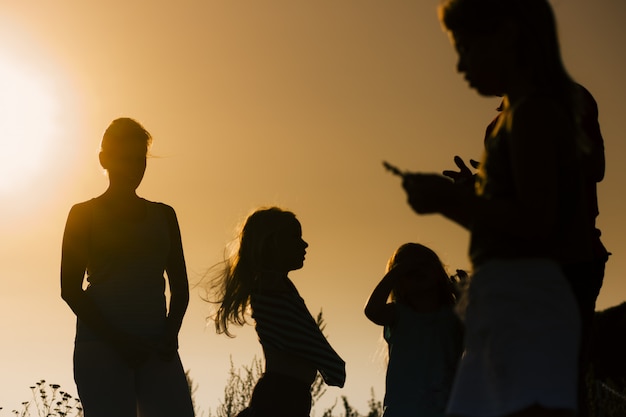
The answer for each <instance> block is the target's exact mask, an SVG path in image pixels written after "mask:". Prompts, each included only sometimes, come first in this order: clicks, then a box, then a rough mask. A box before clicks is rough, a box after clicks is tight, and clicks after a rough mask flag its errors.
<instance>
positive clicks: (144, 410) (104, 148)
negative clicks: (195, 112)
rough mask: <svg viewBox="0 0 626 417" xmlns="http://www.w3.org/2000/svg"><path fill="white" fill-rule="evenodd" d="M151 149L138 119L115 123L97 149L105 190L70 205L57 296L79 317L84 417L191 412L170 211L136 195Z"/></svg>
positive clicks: (180, 266)
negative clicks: (181, 349) (106, 183)
mask: <svg viewBox="0 0 626 417" xmlns="http://www.w3.org/2000/svg"><path fill="white" fill-rule="evenodd" d="M151 141H152V137H151V136H150V134H149V133H148V132H147V131H146V130H145V129H144V128H143V127H142V126H141V125H140V124H139V123H137V122H136V121H134V120H132V119H129V118H121V119H116V120H114V121H113V122H112V123H111V124H110V125H109V127H108V128H107V130H106V132H105V133H104V137H103V139H102V145H101V151H100V163H101V165H102V167H103V168H104V169H106V171H107V174H108V178H109V187H108V188H107V190H106V191H105V192H104V194H102V195H100V196H99V197H96V198H93V199H91V200H89V201H85V202H82V203H79V204H76V205H74V206H73V207H72V209H71V210H70V213H69V216H68V219H67V224H66V226H65V233H64V235H63V248H62V259H61V296H62V297H63V299H64V300H65V301H66V302H67V304H68V305H69V306H70V307H71V309H72V310H73V311H74V313H75V314H76V316H77V326H76V339H75V348H74V379H75V381H76V385H77V387H78V395H79V397H80V399H81V402H82V404H83V408H84V411H85V416H86V417H99V416H102V417H112V416H115V417H136V416H137V415H141V416H142V417H179V416H181V417H187V416H189V417H190V416H193V414H194V412H193V406H192V402H191V396H190V393H189V387H188V385H187V379H186V377H185V372H184V370H183V367H182V364H181V361H180V358H179V356H178V352H177V351H178V341H177V339H178V331H179V329H180V326H181V323H182V320H183V316H184V314H185V310H186V309H187V304H188V301H189V288H188V283H187V271H186V268H185V259H184V256H183V248H182V244H181V237H180V231H179V227H178V221H177V219H176V213H175V212H174V209H172V208H171V207H170V206H167V205H165V204H163V203H155V202H151V201H147V200H145V199H143V198H141V197H138V196H137V194H136V191H135V190H136V189H137V187H138V186H139V184H140V183H141V180H142V179H143V176H144V172H145V170H146V155H147V152H148V148H149V146H150V144H151ZM164 273H167V278H168V280H167V282H168V283H169V290H170V294H171V298H170V303H169V311H168V306H167V305H166V298H165V284H166V281H165V278H164ZM85 274H86V275H87V282H88V286H87V289H86V290H83V281H84V279H85Z"/></svg>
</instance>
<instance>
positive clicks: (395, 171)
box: [383, 161, 405, 178]
mask: <svg viewBox="0 0 626 417" xmlns="http://www.w3.org/2000/svg"><path fill="white" fill-rule="evenodd" d="M383 166H384V167H385V169H386V170H387V171H389V172H391V173H392V174H393V175H397V176H399V177H403V178H404V175H405V173H404V171H402V170H401V169H400V168H398V167H396V166H395V165H391V164H390V163H389V162H387V161H383Z"/></svg>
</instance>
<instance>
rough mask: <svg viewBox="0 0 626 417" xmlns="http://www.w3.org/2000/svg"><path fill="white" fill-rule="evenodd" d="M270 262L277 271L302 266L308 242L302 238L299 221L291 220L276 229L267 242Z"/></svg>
mask: <svg viewBox="0 0 626 417" xmlns="http://www.w3.org/2000/svg"><path fill="white" fill-rule="evenodd" d="M269 245H270V253H271V258H272V259H271V263H272V265H271V266H272V267H273V269H274V270H276V271H277V272H289V271H295V270H297V269H300V268H302V266H303V265H304V257H305V255H306V248H307V247H308V246H309V244H308V243H306V242H305V241H304V239H302V227H301V226H300V222H298V221H297V220H293V221H291V222H289V223H287V224H285V225H284V226H283V227H280V228H279V229H277V230H276V231H275V232H274V234H273V235H272V237H271V240H270V242H269Z"/></svg>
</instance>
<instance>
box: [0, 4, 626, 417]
mask: <svg viewBox="0 0 626 417" xmlns="http://www.w3.org/2000/svg"><path fill="white" fill-rule="evenodd" d="M552 4H553V5H554V8H555V12H556V15H557V19H558V22H559V31H560V34H561V44H562V50H563V56H564V61H565V63H566V65H567V67H568V69H569V71H570V73H571V75H572V76H573V77H574V78H575V79H576V80H577V81H578V82H580V83H581V84H584V85H585V86H586V87H587V88H588V89H589V90H590V91H591V92H592V93H593V95H594V96H595V98H596V100H597V102H598V105H599V109H600V122H601V126H602V131H603V134H604V138H605V145H606V156H607V171H606V177H605V180H604V181H603V182H602V183H601V184H600V186H599V199H600V212H601V214H600V218H599V227H600V228H601V229H602V231H603V240H604V243H605V245H606V246H607V247H608V249H609V250H610V251H611V252H612V253H613V256H612V257H611V259H610V261H609V263H608V265H607V271H606V276H605V285H604V287H603V289H602V292H601V294H600V297H599V299H598V309H605V308H608V307H610V306H613V305H617V304H619V303H621V302H623V301H624V300H626V278H625V273H626V220H625V217H624V216H625V213H626V198H624V193H625V192H626V188H625V187H624V184H625V183H626V163H625V161H624V158H625V157H626V137H625V134H624V126H623V124H624V122H625V115H626V103H625V101H624V97H626V54H625V53H624V45H626V26H624V20H625V19H626V2H624V1H623V0H594V1H590V0H553V1H552ZM436 6H437V0H390V1H380V0H379V1H374V0H303V1H295V0H245V1H244V0H202V1H200V0H195V1H194V0H181V1H177V2H173V1H161V0H157V1H147V0H140V1H135V0H108V1H106V2H102V1H79V0H58V1H51V0H38V1H10V0H0V201H1V203H2V209H1V211H0V214H1V215H0V236H1V238H0V280H1V281H0V282H1V284H2V287H0V300H1V302H0V330H1V333H0V337H1V340H2V348H1V352H2V354H1V355H0V407H5V410H3V411H0V416H2V415H4V414H7V412H6V411H7V410H11V409H12V408H15V407H18V406H19V404H20V403H21V402H22V401H26V400H29V399H30V390H29V388H28V387H29V386H31V385H33V384H34V383H35V382H36V381H38V380H40V379H46V380H47V381H48V382H54V383H58V384H61V386H62V387H63V388H64V389H65V390H66V391H68V392H70V393H72V394H75V393H76V388H75V386H74V382H73V379H72V350H73V337H74V325H75V317H74V315H73V313H72V312H71V310H70V309H69V307H67V305H66V304H65V303H64V302H63V301H62V300H61V298H60V289H59V263H60V252H61V237H62V233H63V228H64V225H65V220H66V216H67V213H68V211H69V209H70V207H71V206H72V204H74V203H77V202H79V201H84V200H87V199H90V198H92V197H95V196H97V195H99V194H100V193H102V192H103V191H104V190H105V188H106V186H107V179H106V176H105V175H104V173H103V170H102V168H101V167H100V166H99V163H98V147H99V142H100V139H101V137H102V133H103V132H104V129H105V128H106V127H107V125H108V124H109V123H110V122H111V120H113V119H115V118H117V117H121V116H128V117H133V118H135V119H137V120H138V121H139V122H141V123H142V124H143V125H144V126H145V127H146V128H147V129H148V130H149V131H150V132H151V133H152V135H153V136H154V146H153V148H152V154H153V155H154V156H155V157H154V158H151V159H150V160H149V161H148V168H147V172H146V176H145V179H144V182H143V184H142V185H141V186H140V188H139V190H138V193H139V194H140V195H141V196H142V197H145V198H147V199H149V200H153V201H162V202H165V203H168V204H170V205H172V206H173V207H174V208H175V209H176V212H177V214H178V218H179V222H180V225H181V231H182V236H183V245H184V249H185V255H186V259H187V265H188V271H189V279H190V282H191V283H192V285H193V284H195V283H197V282H198V281H200V280H201V278H202V276H203V274H204V273H205V271H206V270H207V269H208V268H209V267H211V266H212V265H214V264H215V263H217V262H219V261H220V260H221V259H222V255H223V251H224V248H225V246H226V245H227V244H228V243H229V242H230V241H231V239H232V238H233V236H234V231H235V228H236V226H237V225H238V224H239V223H240V222H241V221H242V220H243V219H244V218H245V216H246V215H247V214H249V213H250V212H251V211H252V210H253V209H254V208H256V207H258V206H266V205H279V206H281V207H283V208H285V209H289V210H292V211H294V212H295V213H296V215H297V216H298V218H299V219H300V221H301V223H302V228H303V237H304V239H305V240H307V241H308V243H309V244H310V247H309V249H308V253H307V260H306V262H305V264H304V268H303V269H302V270H300V271H297V272H295V273H293V274H292V275H291V277H292V279H293V281H294V282H295V284H296V286H297V287H298V288H299V290H300V293H301V295H302V296H303V298H304V299H305V301H306V302H307V305H308V307H309V309H310V310H311V312H312V313H314V314H316V313H317V312H318V311H319V310H320V309H323V313H324V317H325V319H326V323H327V326H326V333H327V334H328V335H329V340H330V342H331V344H332V345H333V346H334V347H335V348H336V350H337V351H338V352H339V353H340V355H342V356H343V358H344V359H345V360H346V362H347V372H348V377H347V382H346V386H345V388H343V389H338V388H329V389H328V392H327V393H326V395H325V397H324V399H323V401H322V405H328V404H332V403H333V402H334V400H335V399H336V398H338V397H339V396H341V395H345V396H347V397H348V400H349V401H350V402H351V404H353V405H354V406H355V407H356V408H357V409H358V410H359V411H361V412H364V411H365V410H366V409H367V400H368V399H369V398H370V390H371V389H372V388H373V389H374V394H375V396H376V398H377V399H379V400H382V398H383V395H384V375H385V363H384V360H383V356H382V354H381V353H382V352H384V350H385V346H384V344H383V342H382V338H381V333H382V331H381V328H379V327H378V326H376V325H374V324H372V323H370V322H369V321H367V319H366V318H365V316H364V315H363V306H364V303H365V301H366V299H367V297H368V295H369V294H370V292H371V290H372V289H373V287H374V286H375V285H376V283H377V282H378V280H379V279H380V278H381V277H382V274H383V273H384V268H385V263H386V261H387V259H388V257H389V256H390V255H391V253H392V252H393V251H394V250H395V249H396V248H397V247H398V246H399V245H401V244H402V243H405V242H409V241H415V242H420V243H423V244H425V245H427V246H430V247H431V248H432V249H434V250H435V251H436V252H438V254H439V255H440V256H441V257H442V259H443V260H444V262H445V263H446V264H447V265H448V267H449V268H450V271H454V270H455V269H457V268H467V267H468V265H469V262H468V259H467V243H468V234H467V233H466V232H465V231H464V230H463V229H461V228H460V227H458V226H456V225H454V224H452V223H450V222H448V221H446V220H445V219H443V218H441V217H439V216H423V217H419V216H417V215H415V214H414V213H413V212H412V211H411V210H410V208H409V207H408V205H407V204H406V202H405V195H404V193H403V191H402V189H401V187H400V180H399V179H398V178H397V177H393V176H392V175H390V174H388V173H387V172H385V171H384V169H383V168H382V164H381V162H382V161H383V160H388V161H390V162H392V163H394V164H396V165H398V166H399V167H401V168H403V169H407V170H413V171H433V172H440V171H441V170H443V169H448V168H451V167H453V162H452V158H453V156H454V155H455V154H458V155H461V156H462V157H464V158H474V159H478V158H479V157H480V155H481V150H482V135H483V132H484V128H485V126H486V124H487V123H488V122H489V121H490V120H491V119H492V118H493V117H494V115H495V113H496V111H495V108H496V107H497V105H498V100H497V99H494V98H483V97H480V96H478V95H477V94H476V92H474V91H472V90H470V89H469V88H468V86H467V85H466V83H465V82H464V80H463V78H462V76H460V75H459V74H457V73H456V71H455V62H456V56H455V53H454V51H453V49H452V47H451V46H450V44H449V42H448V38H447V36H446V35H445V33H443V31H442V30H441V27H440V25H439V22H438V20H437V16H436ZM201 294H202V292H201V290H200V289H199V288H198V287H195V286H194V287H193V288H192V290H191V303H190V306H189V310H188V313H187V316H186V318H185V321H184V324H183V328H182V331H181V335H180V354H181V357H182V360H183V364H184V366H185V368H186V369H189V370H190V373H191V377H192V378H193V380H194V381H195V382H196V383H197V384H198V390H197V392H196V401H197V405H198V407H199V408H201V409H203V410H208V409H209V408H211V409H213V410H214V409H215V407H217V405H218V401H219V399H220V398H221V397H222V395H223V386H224V383H225V381H226V378H227V373H228V369H229V367H230V358H231V357H232V360H233V362H234V364H235V365H236V366H240V365H247V364H250V362H251V360H252V358H253V357H254V356H255V355H257V356H260V355H261V349H260V346H259V344H258V341H257V340H256V335H255V333H254V329H253V327H252V326H248V327H245V328H242V329H235V333H236V335H237V337H236V338H234V339H228V338H227V337H225V336H217V335H216V334H215V331H214V330H213V327H212V326H210V325H209V326H207V324H206V321H205V317H206V316H207V314H208V312H209V306H208V305H207V304H206V303H205V302H203V301H202V300H201V299H200V296H201ZM338 407H339V406H338ZM3 413H4V414H3ZM319 415H321V408H318V416H319Z"/></svg>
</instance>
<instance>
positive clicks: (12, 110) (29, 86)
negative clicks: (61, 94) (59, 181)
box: [0, 51, 58, 196]
mask: <svg viewBox="0 0 626 417" xmlns="http://www.w3.org/2000/svg"><path fill="white" fill-rule="evenodd" d="M44 71H45V70H43V69H42V70H41V71H35V70H34V69H33V68H29V67H27V66H26V65H20V63H19V62H13V61H11V59H10V58H8V57H4V56H2V51H0V196H3V195H7V194H9V193H13V192H16V191H19V190H21V189H23V188H25V187H27V186H28V185H29V183H30V182H31V181H33V180H36V179H37V178H38V177H42V176H43V171H44V168H45V164H44V163H43V162H44V159H45V157H46V154H47V151H48V150H49V149H50V148H51V147H52V146H53V145H54V144H53V143H52V142H53V141H54V140H55V139H56V138H55V136H56V123H55V114H56V112H57V110H58V109H57V107H58V105H57V103H56V102H55V97H54V95H53V94H52V91H51V90H52V89H51V87H52V86H51V85H47V84H46V81H47V80H46V78H45V73H44ZM49 166H50V164H48V167H49Z"/></svg>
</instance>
